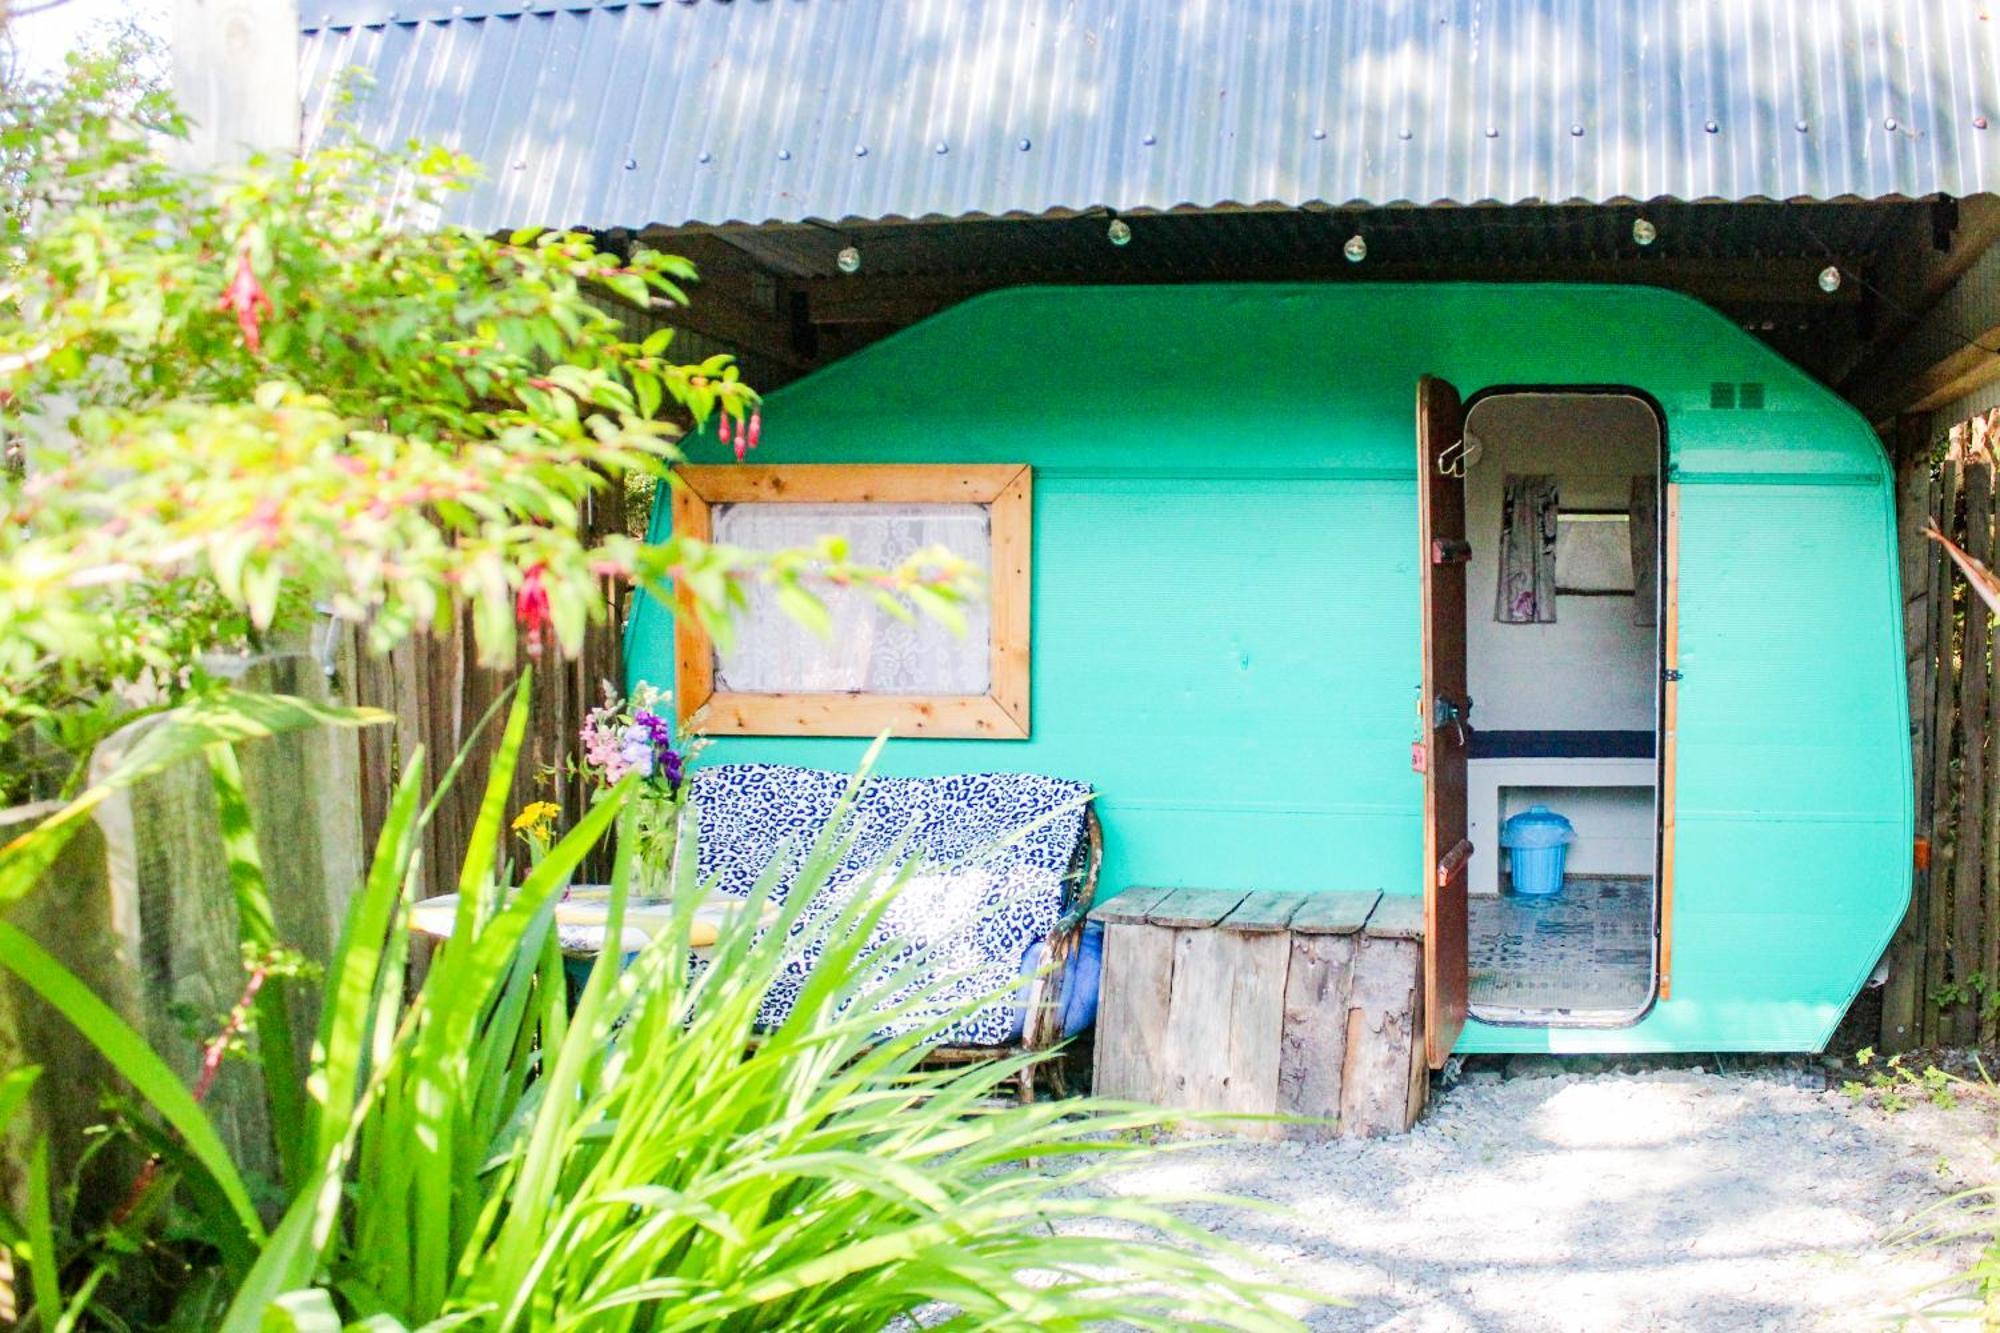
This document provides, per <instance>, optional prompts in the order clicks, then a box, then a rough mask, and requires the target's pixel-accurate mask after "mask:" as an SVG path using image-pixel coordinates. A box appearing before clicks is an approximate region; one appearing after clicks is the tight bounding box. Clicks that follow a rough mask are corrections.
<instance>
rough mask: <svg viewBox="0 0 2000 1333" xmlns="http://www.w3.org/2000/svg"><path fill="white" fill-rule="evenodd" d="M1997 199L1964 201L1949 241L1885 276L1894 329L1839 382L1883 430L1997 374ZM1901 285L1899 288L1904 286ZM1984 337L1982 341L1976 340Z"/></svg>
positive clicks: (1918, 241)
mask: <svg viewBox="0 0 2000 1333" xmlns="http://www.w3.org/2000/svg"><path fill="white" fill-rule="evenodd" d="M1996 242H2000V199H1994V198H1991V197H1981V198H1978V199H1968V200H1965V201H1963V202H1961V203H1960V205H1959V227H1958V231H1957V233H1956V234H1955V236H1954V239H1953V242H1952V247H1951V249H1950V250H1949V251H1948V252H1944V253H1942V254H1940V253H1939V252H1938V251H1936V250H1935V249H1934V248H1931V247H1930V245H1929V240H1928V238H1915V239H1912V240H1910V241H1908V242H1906V245H1905V247H1904V249H1905V250H1908V249H1910V248H1913V247H1921V248H1922V249H1921V256H1920V257H1919V258H1917V259H1915V260H1908V259H1906V260H1905V261H1904V266H1905V268H1906V269H1909V268H1912V267H1914V269H1915V275H1914V276H1906V277H1905V278H1904V279H1903V280H1901V281H1898V280H1897V279H1896V278H1895V276H1894V275H1893V274H1892V275H1889V276H1887V277H1885V281H1886V282H1888V283H1889V289H1888V290H1889V291H1890V292H1891V296H1890V299H1891V300H1893V301H1894V302H1896V304H1897V306H1898V307H1899V308H1898V309H1894V310H1891V311H1890V312H1888V314H1889V317H1890V319H1891V327H1890V332H1889V333H1888V334H1887V335H1885V336H1884V337H1881V338H1878V339H1876V340H1875V342H1874V344H1873V345H1872V346H1871V347H1869V348H1868V349H1867V350H1866V351H1864V352H1863V353H1862V354H1861V356H1860V357H1859V358H1858V359H1857V360H1856V362H1855V364H1854V365H1853V367H1852V368H1851V369H1850V370H1849V371H1848V373H1847V374H1846V376H1845V377H1844V378H1843V379H1842V381H1841V390H1842V392H1844V393H1845V394H1846V395H1847V397H1848V398H1849V399H1850V400H1851V401H1853V402H1854V403H1855V404H1856V405H1857V406H1859V407H1860V408H1861V410H1862V412H1863V413H1864V414H1866V415H1867V417H1868V419H1869V421H1870V422H1872V423H1874V424H1875V425H1876V426H1877V428H1878V429H1886V428H1887V426H1888V424H1889V423H1890V422H1891V421H1892V420H1893V419H1894V418H1895V417H1897V416H1902V415H1908V414H1912V413H1923V412H1929V411H1932V410H1934V409H1936V408H1938V407H1942V406H1943V405H1944V404H1946V403H1949V402H1951V401H1952V400H1953V399H1956V398H1961V397H1964V396H1965V395H1966V394H1968V393H1971V392H1973V391H1974V390H1976V389H1979V388H1982V387H1984V386H1985V385H1987V384H1990V383H1992V382H1993V381H1994V380H1996V379H2000V355H1996V353H1995V352H1992V351H1987V350H1985V349H1986V348H1993V349H2000V303H1996V302H1995V301H1994V300H1993V299H1992V293H1993V292H1994V291H1995V290H1996V287H1995V284H1996V283H2000V244H1996ZM1899 289H1900V290H1899ZM1979 344H1983V347H1982V346H1979Z"/></svg>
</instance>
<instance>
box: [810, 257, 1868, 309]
mask: <svg viewBox="0 0 2000 1333" xmlns="http://www.w3.org/2000/svg"><path fill="white" fill-rule="evenodd" d="M1336 265H1337V266H1336ZM1823 267H1825V265H1824V263H1823V262H1822V261H1821V260H1819V259H1759V260H1684V259H1658V260H1589V261H1583V262H1575V261H1558V260H1551V261H1538V262H1534V263H1495V264H1483V265H1482V264H1452V265H1442V266H1441V265H1435V264H1365V263H1364V264H1349V263H1347V262H1346V261H1345V260H1338V261H1335V262H1333V263H1328V262H1325V261H1320V260H1318V259H1313V260H1310V261H1307V262H1304V263H1292V264H1287V265H1281V266H1272V265H1268V264H1267V265H1255V266H1244V267H1239V268H1234V269H1224V270H1220V271H1217V272H1214V273H1202V274H1199V275H1195V276H1194V277H1192V278H1190V277H1189V276H1186V275H1182V274H1179V273H1170V272H1164V271H1159V270H1147V271H1142V272H1126V271H1123V270H1120V271H1118V272H1106V273H1089V274H1076V273H1019V274H1006V275H999V274H972V275H953V276H909V277H904V276H895V275H885V276H881V277H870V276H867V275H865V274H862V275H857V276H855V277H845V278H812V279H808V280H806V281H805V282H803V283H802V284H800V285H801V286H802V287H803V289H804V290H805V292H806V294H807V298H808V301H809V305H810V310H811V319H812V321H813V323H815V324H909V323H913V322H915V321H916V320H919V319H923V318H925V317H926V316H929V315H933V314H936V313H937V312H938V311H940V310H943V309H945V308H947V307H949V306H953V305H956V304H958V303H959V302H960V301H964V300H966V299H967V298H969V297H972V296H976V295H978V294H980V293H981V292H988V291H994V290H996V289H998V288H1003V287H1018V286H1023V285H1028V284H1072V283H1083V284H1088V283H1102V282H1116V283H1175V282H1185V281H1190V280H1193V281H1201V282H1256V281H1279V282H1283V281H1301V282H1333V281H1363V282H1422V281H1433V282H1463V281H1479V282H1590V283H1610V284H1632V285H1640V286H1652V287H1669V288H1672V289H1673V290H1675V291H1679V292H1684V293H1686V294H1688V295H1690V296H1693V297H1695V298H1696V299H1698V300H1701V301H1706V302H1708V303H1709V304H1711V305H1731V304H1742V303H1746V302H1754V303H1761V304H1771V303H1778V304H1785V305H1797V306H1806V307H1821V308H1831V307H1839V306H1848V305H1852V304H1853V303H1854V302H1856V301H1858V300H1859V299H1860V296H1861V293H1860V290H1859V289H1858V287H1856V285H1855V284H1852V283H1849V284H1845V285H1843V286H1842V287H1841V289H1840V290H1839V291H1837V292H1833V293H1827V292H1822V291H1820V290H1819V284H1818V274H1819V271H1820V269H1821V268H1823Z"/></svg>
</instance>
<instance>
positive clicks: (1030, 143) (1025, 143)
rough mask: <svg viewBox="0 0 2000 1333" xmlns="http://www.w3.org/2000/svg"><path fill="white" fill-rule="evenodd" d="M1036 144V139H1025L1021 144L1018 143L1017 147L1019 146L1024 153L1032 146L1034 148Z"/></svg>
mask: <svg viewBox="0 0 2000 1333" xmlns="http://www.w3.org/2000/svg"><path fill="white" fill-rule="evenodd" d="M1034 146H1035V144H1034V141H1033V140H1031V139H1023V140H1021V142H1020V143H1019V144H1017V145H1016V147H1018V148H1019V149H1020V150H1021V151H1022V152H1024V153H1025V152H1027V151H1028V150H1029V149H1030V148H1033V147H1034Z"/></svg>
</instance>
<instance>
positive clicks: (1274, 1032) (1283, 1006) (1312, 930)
mask: <svg viewBox="0 0 2000 1333" xmlns="http://www.w3.org/2000/svg"><path fill="white" fill-rule="evenodd" d="M1091 917H1092V919H1093V920H1096V921H1100V922H1102V923H1103V924H1104V979H1103V986H1102V998H1101V1000H1100V1002H1099V1008H1098V1020H1097V1024H1098V1025H1097V1069H1096V1090H1097V1092H1099V1093H1100V1094H1102V1095H1104V1096H1107V1097H1117V1098H1124V1099H1128V1100H1132V1101H1142V1102H1151V1103H1153V1104H1155V1105H1158V1106H1164V1107H1171V1108H1174V1109H1178V1110H1188V1111H1203V1112H1221V1113H1224V1114H1225V1115H1227V1114H1229V1113H1235V1114H1239V1115H1243V1116H1272V1115H1283V1116H1305V1117H1311V1119H1310V1120H1307V1121H1303V1122H1286V1121H1279V1120H1241V1121H1229V1122H1225V1125H1226V1127H1227V1128H1229V1129H1231V1130H1234V1131H1236V1132H1239V1133H1242V1134H1245V1135H1249V1136H1253V1137H1259V1138H1297V1139H1325V1138H1331V1137H1334V1136H1336V1135H1374V1134H1389V1133H1401V1132H1402V1131H1404V1130H1406V1129H1408V1128H1409V1127H1410V1125H1411V1124H1412V1123H1414V1122H1415V1120H1416V1118H1417V1115H1418V1114H1419V1113H1420V1112H1421V1111H1422V1110H1423V1105H1424V1093H1425V1089H1426V1087H1427V1084H1428V1077H1427V1071H1426V1070H1425V1068H1424V1043H1423V1012H1422V1005H1423V1000H1422V995H1423V904H1422V902H1420V901H1418V900H1417V899H1414V898H1384V897H1383V896H1382V895H1381V894H1379V893H1376V892H1373V891H1368V892H1361V893H1320V894H1303V893H1244V892H1238V891H1235V890H1215V889H1146V888H1135V889H1129V890H1127V891H1126V892H1124V893H1121V894H1119V895H1118V896H1117V897H1116V898H1113V899H1111V900H1110V901H1109V902H1107V903H1105V904H1104V905H1103V906H1101V907H1099V908H1098V909H1097V910H1096V911H1094V912H1092V913H1091Z"/></svg>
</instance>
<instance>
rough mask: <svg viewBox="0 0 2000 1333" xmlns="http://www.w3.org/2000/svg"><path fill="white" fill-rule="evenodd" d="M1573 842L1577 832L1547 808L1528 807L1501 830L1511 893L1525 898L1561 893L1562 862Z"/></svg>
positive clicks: (1542, 806)
mask: <svg viewBox="0 0 2000 1333" xmlns="http://www.w3.org/2000/svg"><path fill="white" fill-rule="evenodd" d="M1575 841H1576V829H1575V828H1574V827H1573V826H1572V825H1571V824H1570V822H1569V821H1568V820H1567V819H1564V818H1563V817H1562V816H1561V815H1559V814H1557V813H1556V812H1555V811H1553V810H1551V809H1549V808H1548V807H1547V806H1546V805H1534V806H1529V807H1528V808H1527V809H1526V810H1523V811H1522V812H1521V813H1520V814H1518V815H1515V816H1514V817H1513V818H1512V819H1510V820H1508V821H1507V822H1506V824H1505V825H1503V826H1502V827H1501V829H1500V845H1501V846H1502V847H1504V848H1506V849H1507V859H1508V863H1509V865H1510V866H1511V867H1512V870H1513V883H1514V892H1515V893H1518V894H1520V895H1521V896H1522V897H1524V898H1546V897H1548V896H1549V895H1550V894H1553V893H1560V892H1562V886H1563V862H1564V861H1566V860H1567V859H1568V858H1569V845H1570V844H1571V843H1573V842H1575Z"/></svg>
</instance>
